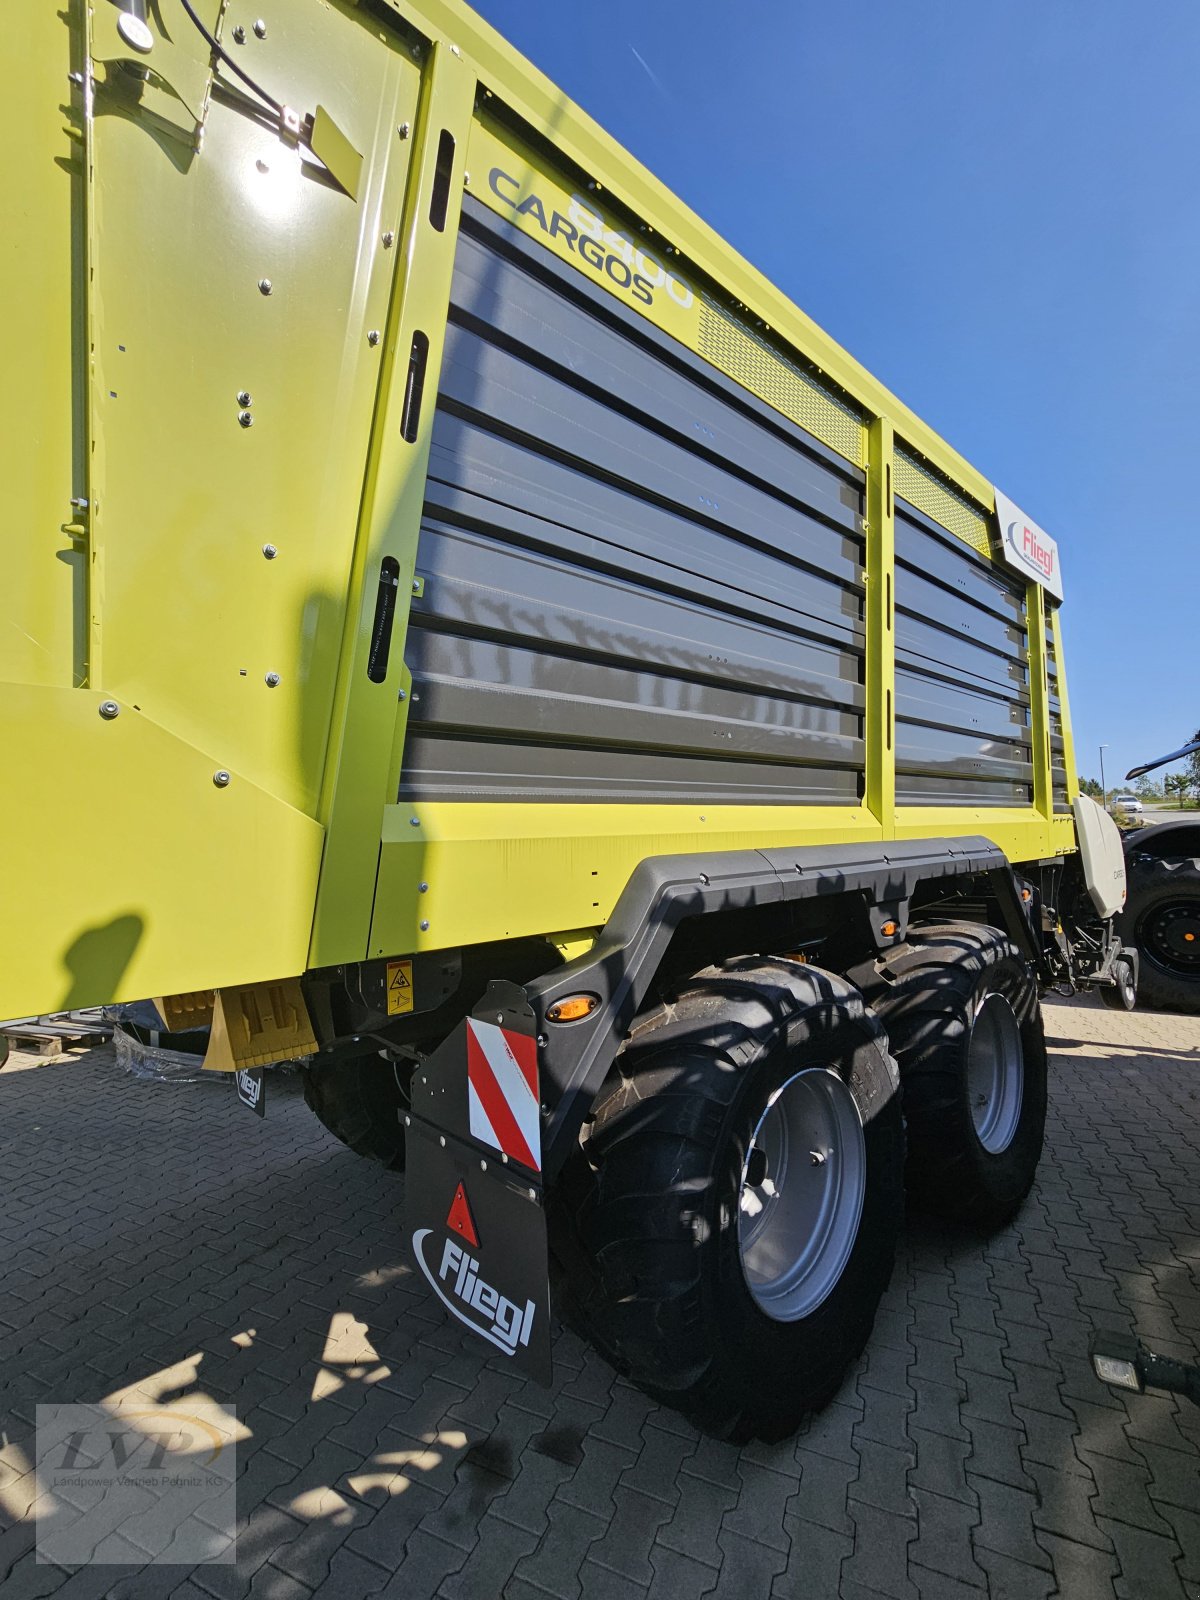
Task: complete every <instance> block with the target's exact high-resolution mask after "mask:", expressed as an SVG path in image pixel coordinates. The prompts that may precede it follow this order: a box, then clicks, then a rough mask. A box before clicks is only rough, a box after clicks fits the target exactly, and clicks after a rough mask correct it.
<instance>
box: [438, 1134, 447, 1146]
mask: <svg viewBox="0 0 1200 1600" xmlns="http://www.w3.org/2000/svg"><path fill="white" fill-rule="evenodd" d="M438 1143H439V1144H440V1145H441V1147H442V1149H443V1150H444V1149H445V1148H446V1135H445V1134H444V1133H439V1134H438Z"/></svg>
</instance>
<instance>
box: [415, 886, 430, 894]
mask: <svg viewBox="0 0 1200 1600" xmlns="http://www.w3.org/2000/svg"><path fill="white" fill-rule="evenodd" d="M417 893H418V894H428V893H429V885H428V884H427V883H419V884H418V885H417Z"/></svg>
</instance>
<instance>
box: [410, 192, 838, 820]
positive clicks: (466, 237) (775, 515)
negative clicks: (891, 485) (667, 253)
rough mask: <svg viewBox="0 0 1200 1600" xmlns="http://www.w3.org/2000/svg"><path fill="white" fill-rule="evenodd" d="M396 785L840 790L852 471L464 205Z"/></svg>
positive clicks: (624, 796)
mask: <svg viewBox="0 0 1200 1600" xmlns="http://www.w3.org/2000/svg"><path fill="white" fill-rule="evenodd" d="M451 300H452V304H451V325H450V328H449V332H448V339H447V346H446V353H445V357H444V360H443V366H442V377H441V386H440V392H439V394H438V400H437V414H436V418H435V424H434V437H433V449H432V454H431V459H430V467H429V480H428V484H427V489H426V507H425V516H424V519H423V523H422V530H421V542H420V547H419V551H418V558H417V570H418V573H419V574H420V575H421V576H422V577H423V579H424V593H423V595H422V596H418V597H415V598H414V603H413V610H412V615H411V622H410V631H409V637H408V646H407V652H406V654H407V661H408V665H409V668H410V671H411V673H412V677H413V685H412V707H411V713H410V718H409V725H408V737H407V742H406V746H405V752H404V762H403V771H402V779H401V785H402V787H401V794H402V796H404V797H407V798H413V799H418V798H419V799H460V800H468V799H488V800H571V799H575V800H592V799H606V800H646V801H656V800H679V801H697V800H705V799H707V800H711V801H716V800H724V801H729V802H742V803H745V802H759V801H761V802H772V803H789V802H802V801H812V802H823V803H838V802H846V803H854V802H856V801H857V800H858V799H859V796H860V794H861V789H862V770H863V729H862V711H863V688H862V680H863V671H862V657H863V623H862V613H863V594H862V583H861V577H862V560H863V543H862V535H861V518H862V495H863V487H862V474H861V472H859V471H858V470H856V469H855V468H853V467H852V466H850V465H849V464H848V463H847V462H845V461H844V460H842V459H840V458H839V457H838V456H837V455H836V454H835V453H834V452H833V451H832V450H829V449H826V448H825V447H824V446H823V445H821V444H820V443H819V442H818V441H816V440H814V439H812V438H810V437H809V436H807V435H806V434H805V433H804V432H803V431H802V430H801V429H799V428H797V427H794V426H792V425H790V424H789V423H788V422H787V421H786V420H784V419H782V418H779V417H778V416H777V415H776V414H775V413H774V412H773V411H771V410H770V408H768V407H767V406H765V405H763V404H761V403H760V402H758V401H756V400H754V399H753V397H750V396H747V395H746V394H745V393H744V391H742V390H741V389H740V388H739V387H738V386H736V385H735V384H733V383H731V382H729V381H728V380H727V379H725V378H723V377H722V376H721V375H720V374H718V373H716V372H714V371H713V370H712V369H711V368H710V367H709V366H708V364H707V363H706V362H704V361H703V360H701V359H700V358H699V357H697V356H694V355H692V354H691V353H690V352H688V351H686V350H685V349H683V348H682V347H681V346H680V345H678V344H677V343H675V342H674V341H672V340H670V339H668V338H667V337H666V336H665V335H663V334H661V333H659V332H658V331H657V330H656V329H654V328H653V327H651V326H649V325H648V324H647V323H645V322H644V321H643V320H642V319H640V318H638V317H637V316H636V315H634V314H633V313H631V312H629V311H627V310H626V309H625V308H624V307H622V306H621V305H619V304H618V303H616V302H615V301H614V300H613V299H612V297H611V296H607V295H605V294H603V293H602V292H601V291H597V290H595V289H594V288H593V287H592V286H591V285H590V284H589V283H588V282H587V281H586V280H584V279H583V278H582V277H580V275H578V274H576V273H572V272H571V271H570V270H569V269H566V268H563V267H561V266H560V265H559V264H558V263H557V262H556V261H554V260H553V259H552V258H549V257H548V256H547V255H546V253H545V252H544V251H540V250H539V249H538V248H537V246H536V245H530V244H529V243H527V242H526V241H525V240H523V239H521V238H520V237H517V236H514V235H513V233H512V232H511V231H509V232H506V231H505V230H504V225H503V224H502V223H501V222H499V221H498V220H497V219H495V218H494V217H492V215H491V214H490V213H488V212H486V211H485V210H484V209H483V208H482V207H480V206H478V205H477V203H476V202H474V201H473V200H471V199H470V198H468V199H467V201H466V203H465V207H464V217H463V225H462V232H461V235H460V241H459V247H458V258H457V262H456V269H455V278H454V286H453V291H452V296H451Z"/></svg>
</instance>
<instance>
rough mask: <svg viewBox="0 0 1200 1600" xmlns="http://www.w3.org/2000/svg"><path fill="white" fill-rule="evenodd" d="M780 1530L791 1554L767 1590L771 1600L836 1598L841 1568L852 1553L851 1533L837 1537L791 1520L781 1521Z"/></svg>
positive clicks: (798, 1520) (836, 1534)
mask: <svg viewBox="0 0 1200 1600" xmlns="http://www.w3.org/2000/svg"><path fill="white" fill-rule="evenodd" d="M783 1526H784V1532H785V1533H787V1535H788V1537H789V1538H790V1540H791V1550H790V1552H789V1554H788V1563H787V1566H786V1567H785V1568H784V1570H783V1571H782V1572H781V1573H780V1574H779V1576H778V1577H777V1578H776V1579H775V1582H774V1583H773V1584H772V1586H771V1596H772V1600H814V1597H815V1596H816V1595H835V1594H837V1592H838V1584H839V1581H840V1577H841V1570H842V1564H843V1562H845V1561H847V1560H848V1559H849V1558H850V1556H851V1555H852V1554H853V1553H854V1536H853V1532H850V1533H837V1532H835V1531H834V1530H833V1529H831V1528H822V1527H818V1526H817V1525H816V1524H815V1523H812V1522H804V1521H802V1520H801V1519H800V1518H798V1517H792V1516H785V1517H784V1519H783ZM851 1528H853V1524H851Z"/></svg>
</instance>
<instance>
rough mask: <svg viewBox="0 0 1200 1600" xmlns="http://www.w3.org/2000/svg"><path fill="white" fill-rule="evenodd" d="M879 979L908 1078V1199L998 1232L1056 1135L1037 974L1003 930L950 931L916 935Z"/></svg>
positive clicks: (926, 929)
mask: <svg viewBox="0 0 1200 1600" xmlns="http://www.w3.org/2000/svg"><path fill="white" fill-rule="evenodd" d="M875 970H876V975H877V981H876V982H875V984H874V985H873V987H872V988H871V990H870V1001H871V1005H872V1009H873V1010H874V1011H875V1013H876V1015H877V1016H879V1018H880V1019H881V1021H882V1022H883V1024H884V1027H885V1028H886V1029H887V1033H888V1039H889V1042H890V1045H891V1050H892V1054H893V1055H894V1056H895V1058H896V1060H897V1062H898V1064H899V1067H900V1084H901V1092H902V1094H903V1099H904V1117H905V1126H906V1130H907V1135H908V1158H907V1163H906V1168H905V1185H906V1187H907V1190H908V1195H909V1199H910V1200H911V1201H912V1202H913V1203H914V1204H915V1205H916V1206H917V1207H919V1208H921V1209H923V1210H926V1211H931V1212H933V1213H934V1214H935V1215H937V1216H940V1217H944V1218H946V1219H948V1220H951V1221H956V1222H965V1223H967V1224H969V1225H971V1226H974V1227H979V1228H984V1229H989V1230H990V1229H994V1228H999V1227H1001V1226H1002V1225H1003V1224H1004V1223H1006V1222H1007V1221H1009V1219H1010V1218H1011V1217H1012V1216H1013V1215H1014V1214H1015V1213H1016V1211H1017V1209H1018V1208H1019V1206H1020V1204H1021V1202H1022V1201H1023V1200H1024V1198H1025V1196H1026V1195H1027V1194H1028V1193H1029V1190H1030V1187H1031V1186H1032V1184H1033V1180H1034V1175H1035V1174H1036V1172H1037V1164H1038V1160H1039V1158H1040V1156H1041V1153H1042V1140H1043V1136H1044V1132H1045V1125H1046V1041H1045V1035H1044V1032H1043V1029H1042V1016H1041V1007H1040V1004H1039V1002H1038V994H1037V985H1036V983H1035V981H1034V977H1033V974H1032V973H1031V972H1030V970H1029V967H1028V964H1027V963H1026V961H1025V960H1024V958H1023V957H1022V956H1021V954H1020V952H1019V951H1018V950H1017V949H1016V947H1015V946H1014V945H1013V944H1012V943H1011V942H1010V941H1009V940H1008V939H1007V938H1006V937H1005V936H1004V934H1002V933H1000V932H998V931H997V930H996V929H995V928H989V927H984V926H980V925H978V924H975V923H952V922H941V923H931V924H927V925H926V926H923V927H915V928H912V929H910V931H909V935H908V938H907V940H906V942H905V943H904V944H903V945H898V946H896V947H895V948H894V949H892V950H890V951H888V952H887V954H886V955H885V956H883V957H881V958H880V960H879V961H878V962H877V963H876V969H875ZM989 1059H996V1060H999V1061H1001V1062H1002V1063H1007V1065H1003V1064H1002V1065H1001V1066H1000V1067H998V1068H997V1069H995V1071H996V1076H995V1078H994V1080H993V1081H994V1082H995V1084H996V1085H998V1087H996V1088H995V1090H994V1091H985V1092H988V1093H991V1094H992V1098H991V1099H990V1100H989V1101H988V1103H987V1104H986V1105H983V1104H981V1101H982V1100H983V1099H984V1097H985V1096H984V1092H981V1091H980V1087H979V1086H980V1084H981V1082H982V1083H984V1084H985V1085H986V1083H987V1081H988V1062H989ZM1014 1083H1016V1084H1017V1085H1018V1090H1019V1093H1018V1095H1017V1097H1016V1098H1015V1099H1014V1092H1013V1085H1014ZM1000 1085H1003V1086H1002V1087H1000ZM989 1119H990V1120H989Z"/></svg>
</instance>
